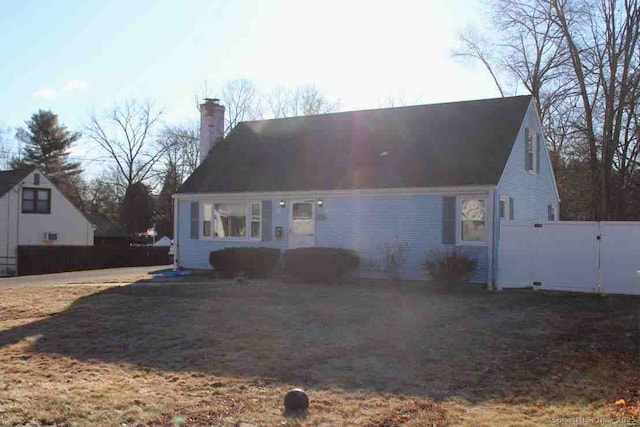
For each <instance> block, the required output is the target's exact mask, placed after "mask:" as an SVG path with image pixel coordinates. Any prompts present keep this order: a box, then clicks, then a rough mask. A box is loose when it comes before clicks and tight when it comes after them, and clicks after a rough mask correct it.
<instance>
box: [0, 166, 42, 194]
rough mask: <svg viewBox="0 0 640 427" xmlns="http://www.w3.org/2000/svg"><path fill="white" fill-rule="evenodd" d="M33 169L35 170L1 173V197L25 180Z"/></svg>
mask: <svg viewBox="0 0 640 427" xmlns="http://www.w3.org/2000/svg"><path fill="white" fill-rule="evenodd" d="M33 169H34V168H24V169H14V170H8V171H0V197H2V196H4V195H5V194H7V193H8V192H9V191H11V189H12V188H13V187H15V186H16V185H18V184H19V183H20V181H22V180H23V179H25V178H26V177H27V175H29V174H30V173H31V171H32V170H33Z"/></svg>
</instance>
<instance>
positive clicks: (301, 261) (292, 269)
mask: <svg viewBox="0 0 640 427" xmlns="http://www.w3.org/2000/svg"><path fill="white" fill-rule="evenodd" d="M284 265H285V269H286V271H287V272H288V273H289V274H291V275H292V276H294V277H296V278H298V279H302V280H305V281H320V282H322V281H329V280H334V279H338V278H339V277H341V276H343V275H344V274H346V273H347V272H348V271H350V270H353V269H356V268H358V267H359V266H360V257H359V256H358V254H357V253H356V252H355V251H352V250H349V249H338V248H298V249H289V250H287V251H285V252H284Z"/></svg>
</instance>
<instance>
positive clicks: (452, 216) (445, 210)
mask: <svg viewBox="0 0 640 427" xmlns="http://www.w3.org/2000/svg"><path fill="white" fill-rule="evenodd" d="M442 243H444V244H446V245H453V244H455V243H456V198H455V196H444V197H443V198H442Z"/></svg>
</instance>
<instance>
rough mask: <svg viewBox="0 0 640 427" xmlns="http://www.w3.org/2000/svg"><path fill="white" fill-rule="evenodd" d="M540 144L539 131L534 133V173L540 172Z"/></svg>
mask: <svg viewBox="0 0 640 427" xmlns="http://www.w3.org/2000/svg"><path fill="white" fill-rule="evenodd" d="M540 144H542V138H540V134H539V133H536V173H540Z"/></svg>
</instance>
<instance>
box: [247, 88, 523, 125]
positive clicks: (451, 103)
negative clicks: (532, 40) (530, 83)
mask: <svg viewBox="0 0 640 427" xmlns="http://www.w3.org/2000/svg"><path fill="white" fill-rule="evenodd" d="M532 97H533V95H531V94H529V95H514V96H499V97H495V98H478V99H466V100H461V101H445V102H434V103H432V104H416V105H400V106H397V107H382V108H363V109H360V110H347V111H335V112H331V113H321V114H310V115H301V116H291V117H274V118H271V119H259V120H244V121H242V122H240V123H238V125H241V124H243V123H247V124H248V123H261V122H274V121H280V120H295V119H307V118H310V117H312V118H318V117H327V116H336V115H340V114H353V113H366V112H371V111H389V110H403V109H410V108H421V107H435V106H440V105H443V106H444V105H453V104H470V103H474V102H489V101H499V100H515V99H521V98H532Z"/></svg>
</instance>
